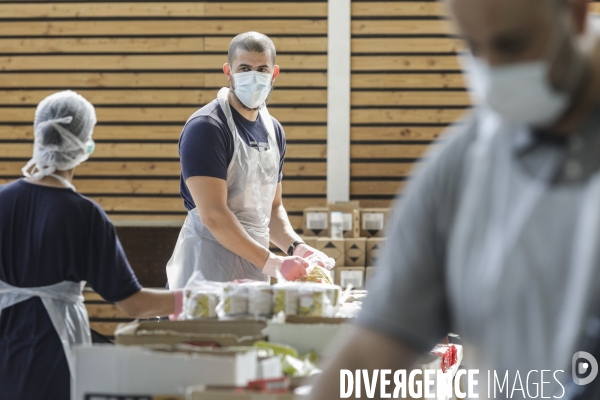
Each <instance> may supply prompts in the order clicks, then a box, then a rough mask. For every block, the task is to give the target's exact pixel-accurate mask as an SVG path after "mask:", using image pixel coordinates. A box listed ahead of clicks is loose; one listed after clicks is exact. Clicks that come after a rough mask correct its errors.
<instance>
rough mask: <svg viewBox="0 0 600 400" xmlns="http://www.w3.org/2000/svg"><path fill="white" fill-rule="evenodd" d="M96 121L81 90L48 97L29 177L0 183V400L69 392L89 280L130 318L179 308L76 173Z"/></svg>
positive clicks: (86, 334)
mask: <svg viewBox="0 0 600 400" xmlns="http://www.w3.org/2000/svg"><path fill="white" fill-rule="evenodd" d="M95 124H96V115H95V112H94V107H93V106H92V105H91V104H90V103H89V102H88V101H87V100H85V99H84V98H83V97H82V96H80V95H79V94H77V93H75V92H72V91H64V92H59V93H55V94H53V95H51V96H49V97H47V98H46V99H44V100H43V101H42V102H41V103H40V104H39V105H38V107H37V110H36V113H35V121H34V124H33V127H34V133H35V140H34V150H33V158H32V159H31V160H30V161H29V162H28V163H27V165H26V166H25V167H24V168H23V174H24V175H25V178H23V179H19V180H17V181H15V182H12V183H9V184H7V185H5V186H1V187H0V400H14V399H20V400H28V399H32V400H33V399H36V400H38V399H46V400H49V399H57V400H58V399H60V400H67V399H69V398H70V394H69V392H70V381H69V380H70V375H69V371H70V370H71V373H72V372H73V370H72V367H73V364H72V361H73V360H72V357H71V352H70V349H71V346H73V345H75V344H90V342H91V339H90V328H89V321H88V316H87V312H86V309H85V307H84V305H83V296H82V289H83V287H84V285H85V283H86V282H87V283H89V284H90V285H91V286H92V287H93V288H94V289H95V290H96V291H97V292H98V293H99V294H100V295H102V297H104V298H105V299H106V300H109V301H114V302H116V304H117V305H118V306H119V307H120V308H121V309H123V310H124V311H125V312H126V313H127V314H128V315H131V316H132V317H150V316H157V315H169V314H177V313H178V312H180V311H181V297H182V296H181V295H182V293H181V292H169V291H158V290H148V289H142V287H141V286H140V284H139V283H138V281H137V278H136V277H135V275H134V273H133V271H132V270H131V267H130V266H129V263H128V262H127V259H126V257H125V253H124V252H123V249H122V247H121V244H120V243H119V239H118V238H117V235H116V232H115V229H114V227H113V225H112V223H111V222H110V220H109V219H108V217H107V215H106V214H105V213H104V211H103V210H102V209H101V208H100V206H99V205H98V204H96V203H94V202H93V201H91V200H89V199H88V198H86V197H84V196H82V195H80V194H79V193H77V191H76V189H75V187H74V186H73V184H72V182H71V180H72V178H73V173H74V170H75V167H77V166H78V165H79V164H80V163H82V162H83V161H85V160H87V158H88V157H89V155H90V154H91V153H92V152H93V150H94V141H93V140H92V130H93V128H94V125H95Z"/></svg>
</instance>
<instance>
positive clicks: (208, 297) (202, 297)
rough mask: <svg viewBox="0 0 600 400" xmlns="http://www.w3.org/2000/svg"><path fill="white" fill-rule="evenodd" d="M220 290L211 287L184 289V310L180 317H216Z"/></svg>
mask: <svg viewBox="0 0 600 400" xmlns="http://www.w3.org/2000/svg"><path fill="white" fill-rule="evenodd" d="M218 303H219V293H218V291H215V290H211V289H186V290H185V291H184V304H183V310H182V313H181V314H180V317H179V319H199V318H215V317H216V316H217V310H216V308H217V304H218Z"/></svg>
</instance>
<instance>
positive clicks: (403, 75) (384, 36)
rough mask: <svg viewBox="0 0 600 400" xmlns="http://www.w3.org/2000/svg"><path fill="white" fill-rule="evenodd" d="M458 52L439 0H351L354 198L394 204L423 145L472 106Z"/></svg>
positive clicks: (598, 5) (367, 202)
mask: <svg viewBox="0 0 600 400" xmlns="http://www.w3.org/2000/svg"><path fill="white" fill-rule="evenodd" d="M591 9H592V11H593V12H595V13H598V12H600V3H599V2H597V1H596V2H594V3H592V4H591ZM463 49H464V47H463V44H462V42H461V40H459V39H458V38H457V37H456V35H453V32H452V26H451V24H450V21H449V20H448V19H447V17H446V14H445V10H444V4H443V2H436V1H414V0H413V1H410V0H408V1H355V0H353V1H352V79H351V81H352V83H351V85H352V97H351V101H352V113H351V124H352V128H351V141H352V142H351V183H350V196H351V198H352V199H354V200H360V201H361V204H362V205H363V206H377V207H378V206H388V205H390V204H392V203H393V199H394V198H395V195H396V193H397V192H398V191H399V190H400V191H401V190H402V188H403V187H404V184H405V181H406V180H407V179H408V177H409V176H410V174H411V171H412V169H413V167H414V166H415V165H416V163H417V161H418V160H419V158H420V157H421V156H422V155H423V154H424V152H425V151H426V150H427V148H428V145H429V144H430V143H431V142H432V141H434V140H436V139H437V138H438V137H439V135H440V133H441V132H442V131H443V130H444V129H445V128H446V127H447V126H448V125H450V124H451V123H453V122H454V121H456V120H457V119H460V117H461V116H462V115H463V114H464V113H465V111H466V110H468V109H469V108H470V106H471V105H470V99H469V96H468V92H467V91H466V89H465V86H464V82H463V79H462V75H461V71H460V62H459V60H458V59H457V54H458V53H459V52H460V51H462V50H463Z"/></svg>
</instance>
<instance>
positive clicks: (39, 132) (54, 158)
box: [22, 90, 96, 177]
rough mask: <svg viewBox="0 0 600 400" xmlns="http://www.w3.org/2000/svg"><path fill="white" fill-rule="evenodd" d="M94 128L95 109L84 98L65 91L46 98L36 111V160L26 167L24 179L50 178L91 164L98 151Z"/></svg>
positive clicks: (34, 155) (34, 156)
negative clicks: (93, 155) (88, 159)
mask: <svg viewBox="0 0 600 400" xmlns="http://www.w3.org/2000/svg"><path fill="white" fill-rule="evenodd" d="M94 125H96V112H95V111H94V106H93V105H92V104H91V103H90V102H89V101H87V100H86V99H85V98H83V96H81V95H79V94H77V93H75V92H73V91H71V90H65V91H63V92H58V93H54V94H52V95H50V96H48V97H46V98H45V99H44V100H42V101H41V102H40V104H38V106H37V109H36V110H35V120H34V122H33V130H34V142H33V158H32V159H31V160H29V162H28V163H27V165H25V167H23V169H22V172H23V175H25V176H36V177H42V176H47V175H50V174H52V173H54V171H56V170H61V171H64V170H69V169H72V168H75V167H76V166H77V165H79V164H81V163H82V162H83V161H85V160H87V158H88V157H89V155H90V154H91V153H92V151H93V150H94V141H93V140H92V138H91V137H92V131H93V129H94ZM32 166H33V167H34V168H33V170H32V171H31V173H30V172H29V170H30V169H31V167H32ZM36 169H37V172H36Z"/></svg>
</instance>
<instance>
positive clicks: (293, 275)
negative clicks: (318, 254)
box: [263, 253, 308, 281]
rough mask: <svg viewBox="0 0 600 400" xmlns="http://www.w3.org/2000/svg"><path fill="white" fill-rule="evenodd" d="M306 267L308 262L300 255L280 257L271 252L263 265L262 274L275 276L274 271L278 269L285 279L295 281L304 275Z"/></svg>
mask: <svg viewBox="0 0 600 400" xmlns="http://www.w3.org/2000/svg"><path fill="white" fill-rule="evenodd" d="M306 268H308V263H307V262H306V260H304V259H302V258H301V257H297V256H292V257H281V256H276V255H275V254H273V253H271V254H270V255H269V258H268V259H267V262H266V263H265V266H264V267H263V274H265V275H269V276H272V277H277V272H276V271H277V270H279V272H281V275H283V277H284V278H285V279H286V280H288V281H295V280H298V279H300V278H302V277H303V276H304V275H306Z"/></svg>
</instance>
